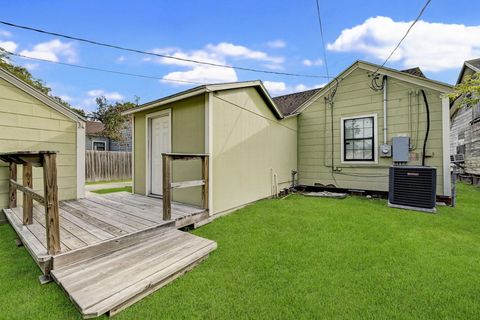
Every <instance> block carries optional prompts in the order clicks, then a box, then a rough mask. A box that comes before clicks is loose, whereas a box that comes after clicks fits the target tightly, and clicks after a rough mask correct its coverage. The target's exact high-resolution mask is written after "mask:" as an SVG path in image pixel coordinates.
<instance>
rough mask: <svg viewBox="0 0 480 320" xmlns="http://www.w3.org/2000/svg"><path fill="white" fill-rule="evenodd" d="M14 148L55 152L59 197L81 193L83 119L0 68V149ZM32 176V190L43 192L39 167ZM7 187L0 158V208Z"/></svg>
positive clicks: (5, 204)
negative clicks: (56, 156) (56, 155)
mask: <svg viewBox="0 0 480 320" xmlns="http://www.w3.org/2000/svg"><path fill="white" fill-rule="evenodd" d="M18 150H24V151H44V150H53V151H57V152H58V158H57V163H58V189H59V190H58V191H59V193H58V194H59V198H60V199H61V200H64V199H76V198H81V197H83V196H84V184H85V183H84V181H85V180H84V179H85V163H84V159H85V121H84V119H83V118H82V117H80V116H79V115H77V114H76V113H74V112H73V111H71V110H70V109H68V108H66V107H65V106H63V105H61V104H59V103H58V102H56V101H54V100H53V99H52V98H50V97H48V96H47V95H45V94H43V93H41V92H40V91H38V90H36V89H34V88H33V87H32V86H30V85H29V84H27V83H25V82H23V81H22V80H20V79H18V78H17V77H15V76H14V75H12V74H11V73H9V72H8V71H5V70H4V69H1V68H0V151H1V152H11V151H18ZM19 169H20V171H19V177H21V176H22V173H21V168H20V167H19ZM33 178H34V180H33V188H34V190H36V191H40V192H42V193H43V189H42V188H43V182H42V173H41V168H34V171H33ZM20 179H21V178H20ZM8 190H9V173H8V167H7V164H6V163H4V162H2V161H0V208H6V207H8V204H9V199H8Z"/></svg>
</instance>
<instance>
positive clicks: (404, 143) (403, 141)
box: [392, 137, 410, 162]
mask: <svg viewBox="0 0 480 320" xmlns="http://www.w3.org/2000/svg"><path fill="white" fill-rule="evenodd" d="M392 156H393V159H392V160H393V162H408V160H409V159H410V138H409V137H393V138H392Z"/></svg>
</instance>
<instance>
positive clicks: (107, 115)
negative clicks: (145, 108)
mask: <svg viewBox="0 0 480 320" xmlns="http://www.w3.org/2000/svg"><path fill="white" fill-rule="evenodd" d="M139 100H140V98H139V97H135V99H134V102H118V101H117V102H115V103H110V102H109V101H108V100H107V99H106V98H105V97H99V98H97V109H96V110H95V111H93V112H92V114H91V116H90V117H91V118H92V119H93V120H97V121H100V122H102V123H103V124H104V125H105V129H104V131H103V134H104V135H105V136H107V137H108V138H110V139H112V140H116V141H119V142H125V141H124V137H123V135H122V129H123V128H124V127H125V124H126V121H127V120H128V117H126V116H123V115H122V112H123V111H125V110H127V109H131V108H135V107H136V106H137V105H138V101H139Z"/></svg>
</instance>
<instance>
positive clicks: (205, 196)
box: [202, 157, 210, 210]
mask: <svg viewBox="0 0 480 320" xmlns="http://www.w3.org/2000/svg"><path fill="white" fill-rule="evenodd" d="M208 170H209V158H208V157H203V158H202V179H203V181H204V184H203V186H202V204H203V208H204V209H205V210H208V199H209V196H208V190H209V189H208V183H209V175H210V174H209V171H208Z"/></svg>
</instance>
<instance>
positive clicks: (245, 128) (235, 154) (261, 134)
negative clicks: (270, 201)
mask: <svg viewBox="0 0 480 320" xmlns="http://www.w3.org/2000/svg"><path fill="white" fill-rule="evenodd" d="M212 99H213V103H212V107H213V177H212V178H213V212H212V213H220V212H223V211H227V210H231V209H233V208H236V207H239V206H242V205H245V204H248V203H250V202H253V201H256V200H259V199H262V198H265V197H269V196H271V195H272V171H273V172H274V173H276V174H277V177H278V178H277V181H278V184H279V191H280V190H281V189H282V188H285V187H288V186H290V184H291V171H292V170H296V168H297V156H296V153H297V119H296V117H293V118H289V119H285V120H278V119H277V118H276V117H275V116H274V115H273V114H272V111H271V110H270V109H269V108H268V106H267V105H266V104H265V102H264V100H263V99H262V98H261V96H260V95H259V94H258V92H257V91H256V89H254V88H243V89H235V90H225V91H219V92H216V93H214V94H213V98H212ZM227 101H228V102H227Z"/></svg>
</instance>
